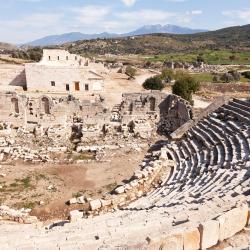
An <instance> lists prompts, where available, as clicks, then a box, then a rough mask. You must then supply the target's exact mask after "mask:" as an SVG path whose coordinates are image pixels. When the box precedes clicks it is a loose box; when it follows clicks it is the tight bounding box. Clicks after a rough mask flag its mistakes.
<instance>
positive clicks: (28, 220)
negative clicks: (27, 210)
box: [24, 216, 38, 224]
mask: <svg viewBox="0 0 250 250" xmlns="http://www.w3.org/2000/svg"><path fill="white" fill-rule="evenodd" d="M37 222H38V219H37V217H36V216H27V217H24V224H33V223H37Z"/></svg>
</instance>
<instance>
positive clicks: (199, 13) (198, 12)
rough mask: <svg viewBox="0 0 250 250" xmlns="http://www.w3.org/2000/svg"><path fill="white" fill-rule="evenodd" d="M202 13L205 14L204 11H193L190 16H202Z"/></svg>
mask: <svg viewBox="0 0 250 250" xmlns="http://www.w3.org/2000/svg"><path fill="white" fill-rule="evenodd" d="M202 13H203V11H202V10H192V11H190V15H193V16H197V15H201V14H202Z"/></svg>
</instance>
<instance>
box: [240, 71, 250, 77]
mask: <svg viewBox="0 0 250 250" xmlns="http://www.w3.org/2000/svg"><path fill="white" fill-rule="evenodd" d="M241 74H242V75H243V76H244V77H245V78H248V79H250V71H245V72H242V73H241Z"/></svg>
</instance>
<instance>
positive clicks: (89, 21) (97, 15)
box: [72, 5, 110, 25]
mask: <svg viewBox="0 0 250 250" xmlns="http://www.w3.org/2000/svg"><path fill="white" fill-rule="evenodd" d="M72 11H73V12H75V14H76V16H75V20H76V21H78V22H80V24H83V25H93V24H96V23H98V22H100V21H101V20H103V18H104V17H105V16H107V15H108V14H109V13H110V8H109V7H106V6H100V5H88V6H84V7H80V8H73V9H72Z"/></svg>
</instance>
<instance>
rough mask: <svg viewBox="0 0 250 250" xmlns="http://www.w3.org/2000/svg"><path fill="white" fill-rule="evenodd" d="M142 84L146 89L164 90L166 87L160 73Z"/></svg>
mask: <svg viewBox="0 0 250 250" xmlns="http://www.w3.org/2000/svg"><path fill="white" fill-rule="evenodd" d="M142 86H143V88H144V89H151V90H162V89H163V88H164V84H163V83H162V79H161V76H160V75H159V76H154V77H150V78H148V79H147V80H146V81H145V82H144V83H143V85H142Z"/></svg>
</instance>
